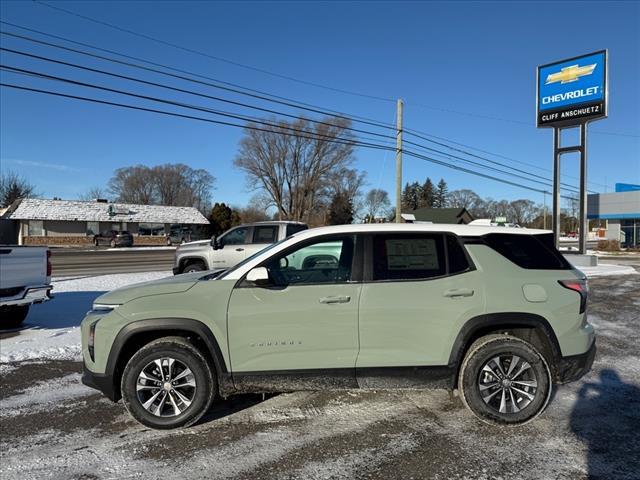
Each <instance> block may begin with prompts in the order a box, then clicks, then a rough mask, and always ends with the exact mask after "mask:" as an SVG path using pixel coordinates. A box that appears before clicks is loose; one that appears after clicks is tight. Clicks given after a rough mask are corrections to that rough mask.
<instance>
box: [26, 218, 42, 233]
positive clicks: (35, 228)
mask: <svg viewBox="0 0 640 480" xmlns="http://www.w3.org/2000/svg"><path fill="white" fill-rule="evenodd" d="M28 235H29V236H30V237H42V236H43V235H44V222H43V221H42V220H29V224H28Z"/></svg>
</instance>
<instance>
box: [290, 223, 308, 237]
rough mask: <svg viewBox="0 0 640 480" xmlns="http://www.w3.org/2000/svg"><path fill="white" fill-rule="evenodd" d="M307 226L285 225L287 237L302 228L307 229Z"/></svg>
mask: <svg viewBox="0 0 640 480" xmlns="http://www.w3.org/2000/svg"><path fill="white" fill-rule="evenodd" d="M308 228H309V227H307V226H306V225H293V224H289V225H287V237H290V236H291V235H293V234H294V233H298V232H301V231H303V230H307V229H308Z"/></svg>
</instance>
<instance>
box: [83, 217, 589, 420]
mask: <svg viewBox="0 0 640 480" xmlns="http://www.w3.org/2000/svg"><path fill="white" fill-rule="evenodd" d="M587 293H588V288H587V280H586V279H585V277H584V275H583V274H582V273H581V272H580V271H579V270H576V269H574V268H573V267H572V266H571V265H570V264H569V263H568V262H567V261H566V260H565V259H564V257H562V255H561V254H560V253H559V252H558V251H557V250H556V249H555V248H554V246H553V237H552V234H550V233H548V232H546V231H543V230H533V229H522V228H518V229H515V228H507V227H499V228H498V227H479V226H476V227H470V226H465V225H437V224H430V225H428V224H418V225H409V224H404V225H396V224H386V225H385V224H373V225H346V226H336V227H323V228H316V229H312V230H307V231H303V232H300V233H298V234H296V235H294V236H292V237H289V238H287V239H285V240H282V241H280V242H279V243H275V244H272V245H270V246H268V247H267V248H265V249H264V250H262V251H261V252H259V253H258V254H256V255H254V256H252V257H250V258H247V259H246V260H245V261H243V262H241V263H240V264H238V265H236V266H235V267H234V268H231V269H229V270H227V271H225V272H223V273H222V274H218V275H215V274H211V273H203V272H195V273H191V274H185V275H180V276H176V277H170V278H165V279H162V280H158V281H154V282H149V283H144V284H140V285H134V286H131V287H126V288H121V289H118V290H114V291H112V292H110V293H106V294H104V295H102V296H101V297H98V299H97V300H96V301H95V303H94V305H93V309H92V310H91V311H90V312H88V313H87V316H86V318H85V319H84V320H83V322H82V328H81V337H82V345H83V348H82V351H83V360H84V374H83V382H84V383H85V384H86V385H89V386H92V387H94V388H97V389H99V390H101V391H102V392H104V393H105V395H106V396H107V397H109V398H110V399H112V400H114V401H117V400H118V399H120V398H122V399H123V400H124V404H125V406H126V408H127V409H128V411H129V412H130V413H131V415H132V416H133V417H134V418H135V419H136V420H138V421H139V422H141V423H143V424H144V425H147V426H149V427H153V428H175V427H180V426H186V425H191V424H193V423H194V422H196V421H197V420H198V419H199V418H200V417H201V416H202V415H203V414H204V413H205V412H206V411H207V409H208V408H209V407H210V405H211V403H212V402H213V401H215V399H216V398H220V397H226V396H229V395H232V394H234V393H242V392H270V391H276V392H283V391H295V390H310V389H311V390H313V389H334V388H337V389H343V388H358V387H359V388H374V389H375V388H430V387H439V388H447V389H450V390H453V389H457V390H458V391H459V394H460V397H461V398H462V401H463V402H464V404H465V405H466V406H467V407H468V409H469V410H470V411H471V412H473V414H475V415H476V416H477V417H478V418H480V419H481V420H483V421H485V422H489V423H495V424H501V425H513V424H522V423H525V422H528V421H530V420H532V419H534V418H535V417H536V416H538V415H539V414H540V413H541V412H542V411H543V410H544V409H545V407H546V405H547V403H548V402H549V399H550V397H551V390H552V384H553V383H554V382H555V383H565V382H570V381H573V380H577V379H579V378H580V377H581V376H583V375H584V374H585V373H586V372H587V371H588V370H589V369H590V368H591V365H592V363H593V359H594V356H595V337H594V331H593V328H592V326H591V325H590V324H589V323H588V321H587V314H586V308H587Z"/></svg>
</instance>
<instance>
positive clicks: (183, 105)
mask: <svg viewBox="0 0 640 480" xmlns="http://www.w3.org/2000/svg"><path fill="white" fill-rule="evenodd" d="M0 68H2V69H5V70H7V71H11V72H13V73H20V74H26V75H28V76H37V77H40V78H44V79H47V80H55V81H59V82H64V83H69V84H72V85H78V86H81V87H87V88H93V89H97V90H102V91H106V92H111V93H117V94H120V95H126V96H130V97H134V98H139V99H142V100H149V101H152V102H158V103H164V104H167V105H173V106H176V107H181V108H188V109H192V110H198V111H201V112H207V113H211V114H214V115H219V116H222V117H227V118H233V119H236V120H243V121H246V122H253V123H258V124H261V125H266V126H269V127H273V128H278V129H287V130H291V131H293V132H298V133H304V134H308V135H314V136H316V137H319V138H323V137H325V138H335V137H333V136H331V135H324V134H321V133H315V132H309V131H308V130H301V129H298V128H295V127H290V126H285V125H280V124H275V123H271V122H266V121H264V120H260V119H256V118H255V117H248V116H246V115H237V114H235V113H231V112H225V111H223V110H214V109H212V108H206V107H199V106H197V105H191V104H188V103H182V102H174V101H172V100H166V99H161V98H157V97H151V96H149V95H140V94H137V93H133V92H127V91H125V90H118V89H115V88H109V87H104V86H100V85H95V84H91V83H86V82H80V81H77V80H72V79H69V78H64V77H58V76H55V75H47V74H45V73H41V72H36V71H33V70H27V69H22V68H17V67H12V66H9V65H1V64H0ZM339 140H341V141H343V142H342V143H345V144H352V143H353V144H355V143H357V144H358V145H359V146H368V147H372V148H380V147H381V145H375V144H372V143H366V142H362V141H360V140H358V141H357V142H352V141H351V140H349V139H344V138H342V139H339Z"/></svg>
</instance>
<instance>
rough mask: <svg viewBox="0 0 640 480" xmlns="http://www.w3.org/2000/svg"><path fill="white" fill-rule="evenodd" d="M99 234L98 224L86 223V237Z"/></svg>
mask: <svg viewBox="0 0 640 480" xmlns="http://www.w3.org/2000/svg"><path fill="white" fill-rule="evenodd" d="M98 233H100V222H87V235H97V234H98Z"/></svg>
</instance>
